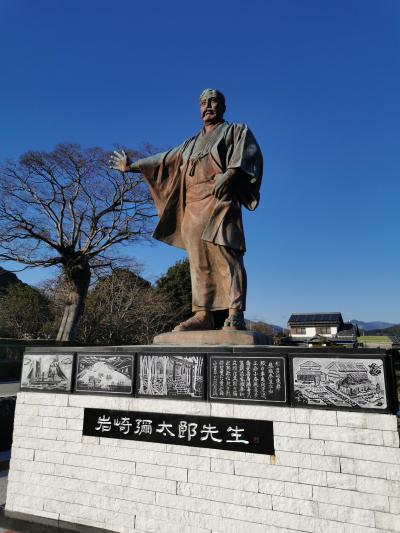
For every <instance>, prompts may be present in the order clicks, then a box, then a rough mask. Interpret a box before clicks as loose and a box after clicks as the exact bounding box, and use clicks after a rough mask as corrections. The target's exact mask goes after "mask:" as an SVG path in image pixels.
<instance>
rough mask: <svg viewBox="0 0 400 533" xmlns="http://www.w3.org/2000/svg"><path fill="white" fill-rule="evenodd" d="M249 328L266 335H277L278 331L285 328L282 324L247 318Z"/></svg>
mask: <svg viewBox="0 0 400 533" xmlns="http://www.w3.org/2000/svg"><path fill="white" fill-rule="evenodd" d="M245 322H246V325H247V328H248V329H250V330H252V331H259V332H260V333H264V334H265V335H276V334H277V333H280V332H281V331H283V328H282V327H281V326H276V325H275V324H267V322H263V321H262V320H248V319H246V320H245Z"/></svg>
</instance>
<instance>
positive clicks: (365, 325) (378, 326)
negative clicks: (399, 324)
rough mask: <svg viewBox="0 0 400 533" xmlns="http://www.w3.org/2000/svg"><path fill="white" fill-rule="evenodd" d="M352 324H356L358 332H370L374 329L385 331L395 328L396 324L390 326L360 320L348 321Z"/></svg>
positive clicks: (384, 323) (383, 323)
mask: <svg viewBox="0 0 400 533" xmlns="http://www.w3.org/2000/svg"><path fill="white" fill-rule="evenodd" d="M350 322H351V323H352V324H356V325H357V326H358V327H359V328H360V330H364V331H371V330H375V329H379V330H381V329H386V328H390V327H392V326H395V325H396V324H391V323H390V322H379V321H376V322H363V321H362V320H350Z"/></svg>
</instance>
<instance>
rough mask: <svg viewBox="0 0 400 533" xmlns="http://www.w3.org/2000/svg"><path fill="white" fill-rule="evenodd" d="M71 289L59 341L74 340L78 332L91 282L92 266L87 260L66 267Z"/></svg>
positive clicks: (59, 331) (58, 336) (65, 270)
mask: <svg viewBox="0 0 400 533" xmlns="http://www.w3.org/2000/svg"><path fill="white" fill-rule="evenodd" d="M64 272H65V275H66V278H67V279H68V281H69V283H70V291H69V294H68V298H67V303H66V306H65V309H64V314H63V318H62V321H61V324H60V329H59V330H58V334H57V341H60V342H74V341H75V340H76V336H77V334H78V327H79V322H80V319H81V317H82V315H83V311H84V309H85V301H86V296H87V293H88V289H89V284H90V275H91V274H90V267H89V265H88V264H87V262H83V263H80V264H73V265H72V266H71V265H67V266H66V267H64Z"/></svg>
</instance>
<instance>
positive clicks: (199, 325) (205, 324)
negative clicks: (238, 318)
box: [172, 314, 214, 331]
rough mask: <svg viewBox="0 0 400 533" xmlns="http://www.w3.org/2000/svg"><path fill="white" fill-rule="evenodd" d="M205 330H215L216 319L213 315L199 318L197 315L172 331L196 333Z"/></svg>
mask: <svg viewBox="0 0 400 533" xmlns="http://www.w3.org/2000/svg"><path fill="white" fill-rule="evenodd" d="M204 329H214V318H213V316H212V315H206V316H204V315H203V316H198V315H197V314H196V315H194V316H192V317H191V318H189V319H188V320H185V321H184V322H181V323H180V324H178V325H177V326H176V327H175V328H174V329H173V330H172V331H196V330H204Z"/></svg>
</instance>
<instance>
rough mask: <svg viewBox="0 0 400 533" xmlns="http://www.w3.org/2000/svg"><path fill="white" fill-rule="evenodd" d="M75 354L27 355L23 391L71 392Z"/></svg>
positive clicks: (23, 373) (22, 376)
mask: <svg viewBox="0 0 400 533" xmlns="http://www.w3.org/2000/svg"><path fill="white" fill-rule="evenodd" d="M72 366H73V354H71V353H58V354H25V356H24V360H23V364H22V375H21V389H22V390H38V391H41V392H42V391H49V392H70V391H71V382H72Z"/></svg>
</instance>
